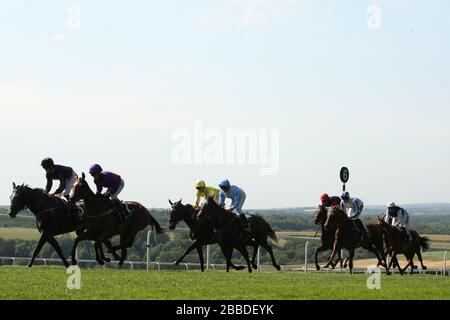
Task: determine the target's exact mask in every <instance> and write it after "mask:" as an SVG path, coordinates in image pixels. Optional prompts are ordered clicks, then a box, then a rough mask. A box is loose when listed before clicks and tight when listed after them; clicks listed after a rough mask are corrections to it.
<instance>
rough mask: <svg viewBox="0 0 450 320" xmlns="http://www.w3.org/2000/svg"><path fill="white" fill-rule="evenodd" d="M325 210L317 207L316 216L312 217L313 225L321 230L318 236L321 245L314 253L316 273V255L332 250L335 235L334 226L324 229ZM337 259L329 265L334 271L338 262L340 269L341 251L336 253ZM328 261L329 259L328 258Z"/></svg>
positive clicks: (317, 266)
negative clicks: (318, 226)
mask: <svg viewBox="0 0 450 320" xmlns="http://www.w3.org/2000/svg"><path fill="white" fill-rule="evenodd" d="M327 213H328V211H327V208H325V207H323V206H319V207H318V208H317V210H316V214H315V216H314V223H315V225H320V228H321V236H320V242H321V245H320V247H319V248H317V249H316V251H315V263H316V269H317V271H319V270H320V266H319V262H318V255H319V253H320V252H324V251H327V250H331V251H332V250H333V248H334V241H335V234H336V226H331V225H328V228H325V223H326V222H327V217H328V216H327ZM337 255H338V259H337V260H336V262H335V263H332V264H331V267H332V268H333V269H334V268H335V267H336V265H337V264H338V263H339V262H340V263H341V268H342V266H343V260H342V256H341V250H339V252H338V253H337ZM328 259H329V257H328Z"/></svg>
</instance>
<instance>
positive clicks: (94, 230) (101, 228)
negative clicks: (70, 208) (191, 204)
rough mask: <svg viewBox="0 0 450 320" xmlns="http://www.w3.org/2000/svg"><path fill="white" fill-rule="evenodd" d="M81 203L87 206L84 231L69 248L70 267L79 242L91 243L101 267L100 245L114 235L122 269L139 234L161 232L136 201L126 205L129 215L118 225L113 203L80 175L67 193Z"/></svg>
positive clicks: (73, 262) (74, 259)
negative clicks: (92, 187) (70, 255)
mask: <svg viewBox="0 0 450 320" xmlns="http://www.w3.org/2000/svg"><path fill="white" fill-rule="evenodd" d="M81 199H82V200H84V203H85V207H86V215H85V219H86V231H85V232H84V233H83V234H81V235H80V236H78V237H77V238H76V239H75V242H74V245H73V249H72V264H77V261H76V258H75V252H76V248H77V246H78V244H79V243H80V241H83V240H94V241H95V245H94V247H95V255H96V260H97V262H98V263H99V264H104V261H103V259H102V255H103V254H102V251H103V249H102V242H104V241H106V240H109V239H111V238H112V237H113V236H115V235H120V245H119V246H116V247H113V248H112V250H113V251H115V250H119V249H120V250H121V254H120V259H119V268H122V266H123V263H124V261H125V259H126V257H127V249H128V248H131V247H132V246H133V243H134V240H135V238H136V235H137V234H138V232H140V231H142V230H144V229H145V228H146V227H147V226H149V225H150V226H151V227H152V228H154V229H155V230H156V232H157V233H162V232H163V230H162V228H161V226H160V225H159V223H158V222H157V221H156V220H155V218H153V216H152V215H151V214H150V212H149V211H148V210H147V209H146V208H145V207H144V206H143V205H141V204H139V203H137V202H132V201H129V202H126V205H127V206H128V208H130V210H131V213H130V214H129V217H127V218H126V219H125V221H123V222H121V221H120V220H119V218H118V217H117V216H116V215H115V214H114V213H115V209H114V205H113V203H112V201H111V200H110V199H108V198H106V197H104V196H102V195H96V194H94V192H92V190H91V188H90V187H89V185H88V183H87V181H86V176H85V174H84V173H83V174H82V177H81V178H78V179H77V181H76V182H75V184H74V186H73V189H72V192H71V194H70V201H78V200H81Z"/></svg>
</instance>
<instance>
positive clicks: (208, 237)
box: [169, 200, 245, 272]
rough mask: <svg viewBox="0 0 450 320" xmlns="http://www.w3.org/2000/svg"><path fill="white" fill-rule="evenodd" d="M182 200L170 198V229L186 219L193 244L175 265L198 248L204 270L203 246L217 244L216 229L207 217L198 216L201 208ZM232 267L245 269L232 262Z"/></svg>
mask: <svg viewBox="0 0 450 320" xmlns="http://www.w3.org/2000/svg"><path fill="white" fill-rule="evenodd" d="M181 202H182V201H181V200H180V201H178V202H175V203H173V202H172V201H170V200H169V203H170V205H171V209H170V211H169V230H175V229H176V227H177V225H178V223H179V222H180V221H184V223H186V225H187V226H188V227H189V229H190V232H189V237H190V238H191V240H192V241H193V242H192V244H191V246H190V247H189V248H188V249H187V250H186V252H185V253H184V254H183V256H182V257H181V258H180V259H178V260H177V261H176V262H175V265H179V264H180V263H181V262H182V261H183V259H184V258H185V257H186V256H187V255H188V254H190V253H191V252H192V251H194V250H195V249H196V250H197V253H198V256H199V259H200V265H201V270H202V272H204V271H205V262H204V259H203V247H204V246H207V245H210V244H216V243H217V237H216V235H215V233H214V229H213V228H212V226H211V225H210V223H208V222H207V221H206V220H205V219H199V218H198V216H197V215H198V212H199V210H196V209H195V208H194V207H193V206H192V205H190V204H187V205H183V204H182V203H181ZM231 267H232V268H233V269H235V270H242V269H245V267H243V266H235V265H234V264H231Z"/></svg>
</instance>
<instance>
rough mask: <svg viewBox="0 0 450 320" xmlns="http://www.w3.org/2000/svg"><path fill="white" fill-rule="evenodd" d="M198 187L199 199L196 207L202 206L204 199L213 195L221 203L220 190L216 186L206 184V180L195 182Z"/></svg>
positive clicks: (196, 187)
mask: <svg viewBox="0 0 450 320" xmlns="http://www.w3.org/2000/svg"><path fill="white" fill-rule="evenodd" d="M195 189H197V200H196V201H195V207H196V208H198V207H200V202H201V200H202V199H206V198H208V197H212V198H213V199H214V200H215V201H216V202H217V203H219V194H220V190H219V189H217V188H214V187H210V186H206V183H205V181H199V182H197V183H196V184H195Z"/></svg>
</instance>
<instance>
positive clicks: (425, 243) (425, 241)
mask: <svg viewBox="0 0 450 320" xmlns="http://www.w3.org/2000/svg"><path fill="white" fill-rule="evenodd" d="M419 242H420V246H421V247H422V249H423V250H428V249H430V239H429V238H427V237H419Z"/></svg>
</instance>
